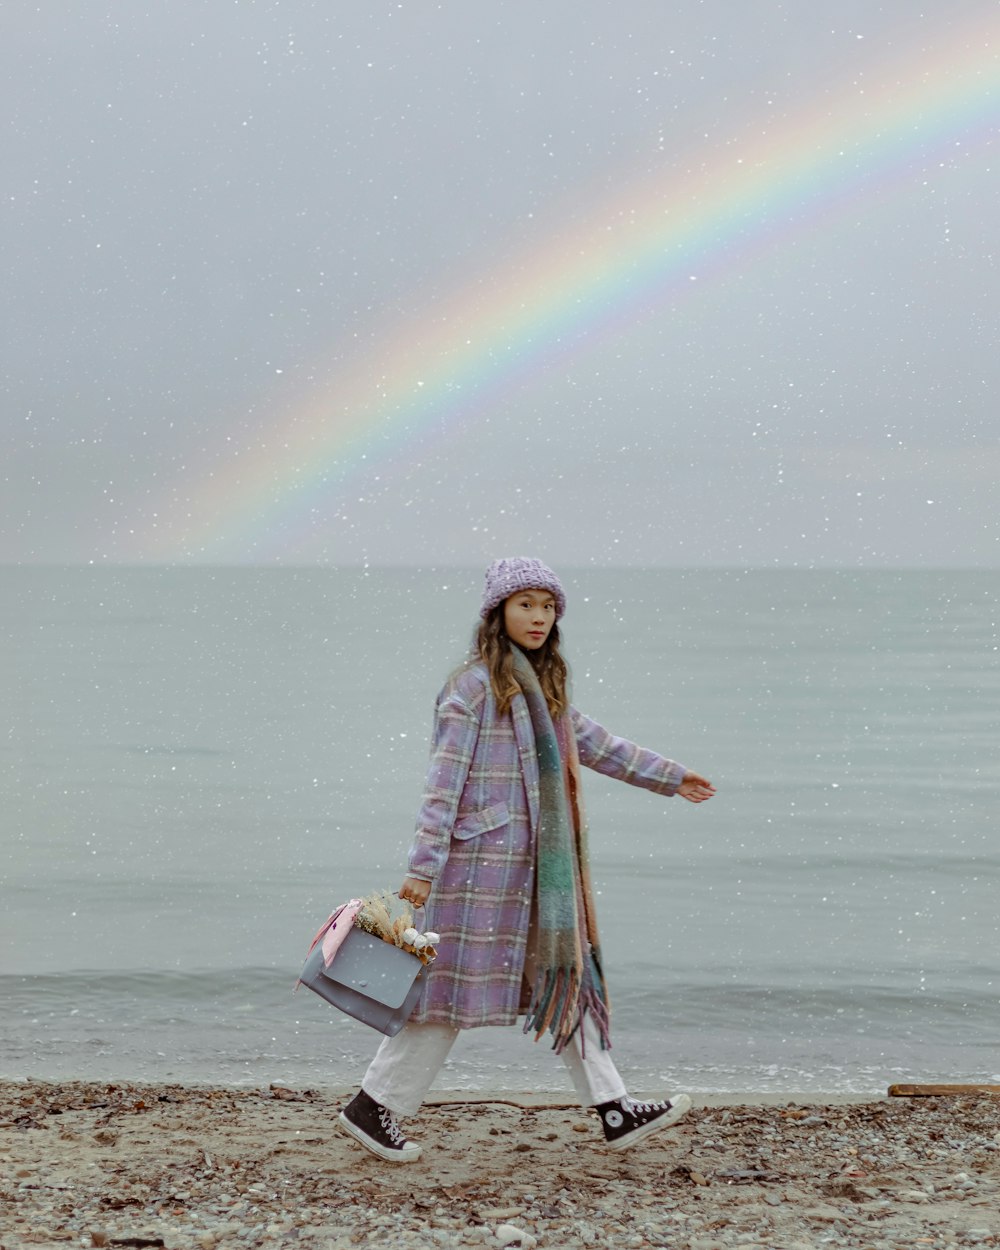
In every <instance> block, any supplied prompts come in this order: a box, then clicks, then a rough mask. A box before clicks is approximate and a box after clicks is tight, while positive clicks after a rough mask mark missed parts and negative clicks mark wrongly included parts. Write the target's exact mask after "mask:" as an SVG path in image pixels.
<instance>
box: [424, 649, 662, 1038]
mask: <svg viewBox="0 0 1000 1250" xmlns="http://www.w3.org/2000/svg"><path fill="white" fill-rule="evenodd" d="M570 715H571V718H572V724H573V728H574V730H575V732H576V740H577V744H578V747H579V752H580V763H581V764H585V765H586V766H587V767H588V768H593V769H595V770H596V771H597V772H600V773H606V774H607V775H608V776H609V777H617V778H618V779H619V780H620V781H627V782H629V784H630V785H634V786H641V787H643V788H644V789H646V790H654V791H656V793H658V794H666V795H672V794H674V793H675V792H676V790H677V787H678V786H679V785H680V783H681V780H682V779H683V776H684V771H685V770H684V768H683V766H682V765H680V764H677V763H675V762H674V761H673V760H667V759H664V758H663V756H661V755H657V754H655V752H653V751H646V750H644V749H643V748H642V747H638V746H636V745H635V743H634V742H627V741H625V739H624V738H615V737H613V736H612V735H611V734H609V733H608V731H607V730H606V729H603V728H602V727H601V726H600V725H598V724H597V722H596V721H593V720H591V719H590V718H589V717H588V716H584V715H583V714H582V713H581V712H578V711H577V710H576V708H572V709H571V712H570ZM537 830H538V759H537V757H536V754H535V736H534V732H533V731H532V728H531V720H530V718H529V715H528V706H527V704H526V702H525V700H524V696H523V695H517V696H515V698H514V701H513V703H512V705H511V709H510V712H509V713H507V714H505V715H503V716H500V715H499V714H498V713H497V707H496V701H495V700H494V698H493V692H492V690H491V688H490V681H489V674H488V672H487V670H486V666H485V665H484V664H475V665H473V666H472V667H471V668H469V669H466V670H465V671H463V672H461V673H460V674H458V676H456V677H454V678H452V680H451V681H449V682H448V684H447V685H446V686H445V688H444V690H442V692H441V694H440V695H439V696H438V700H437V705H436V709H435V717H434V738H433V743H432V746H431V760H430V767H429V769H428V774H427V784H426V788H425V791H424V801H423V805H422V807H421V809H420V815H419V817H418V820H417V832H416V835H415V837H414V840H413V846H412V848H411V850H410V858H409V870H410V872H411V873H412V874H413V875H414V876H416V877H422V878H424V879H425V880H427V881H432V882H433V883H434V884H433V886H432V889H431V897H430V901H429V902H428V904H427V921H426V927H427V928H428V929H433V930H435V931H436V932H438V933H439V934H440V935H441V941H440V942H439V943H438V957H437V959H436V961H435V962H434V964H433V965H431V968H430V973H429V975H428V978H427V986H426V989H425V990H424V993H423V997H422V998H421V1001H420V1003H419V1004H418V1006H417V1009H416V1011H415V1012H414V1013H413V1016H412V1019H413V1020H414V1021H417V1022H419V1023H434V1024H451V1025H457V1026H458V1027H459V1028H463V1029H468V1028H474V1027H476V1026H477V1025H485V1024H513V1023H515V1021H516V1020H517V1016H518V1010H519V1003H520V999H521V974H522V970H523V967H524V956H525V944H526V938H527V933H528V922H529V919H530V915H531V900H532V893H533V891H534V885H535V838H536V833H537Z"/></svg>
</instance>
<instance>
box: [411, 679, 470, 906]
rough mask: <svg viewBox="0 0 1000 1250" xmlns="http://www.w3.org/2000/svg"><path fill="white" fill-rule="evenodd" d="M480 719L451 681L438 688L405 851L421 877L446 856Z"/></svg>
mask: <svg viewBox="0 0 1000 1250" xmlns="http://www.w3.org/2000/svg"><path fill="white" fill-rule="evenodd" d="M479 725H480V715H479V709H477V708H476V707H475V706H470V704H469V703H468V702H467V701H466V699H465V698H464V697H463V695H462V694H461V692H460V691H458V690H457V689H455V687H454V686H451V687H449V688H446V689H445V690H444V691H443V692H442V693H441V695H440V696H439V697H438V701H437V706H436V708H435V710H434V735H433V740H432V743H431V759H430V764H429V766H428V769H427V782H426V784H425V786H424V798H423V803H422V804H421V807H420V813H419V815H418V816H417V831H416V833H415V835H414V838H413V845H412V846H411V847H410V857H409V872H410V874H411V875H412V876H414V877H419V878H420V879H421V880H423V881H434V880H436V879H437V877H438V874H439V873H440V872H441V869H442V868H443V867H444V865H445V861H446V860H447V858H448V850H449V848H450V846H451V831H452V829H453V827H454V825H455V815H456V813H457V811H458V801H459V799H460V798H461V797H462V791H463V789H464V788H465V782H466V779H467V778H468V776H469V768H470V766H471V764H472V757H473V755H474V754H475V750H476V742H477V741H478V738H479Z"/></svg>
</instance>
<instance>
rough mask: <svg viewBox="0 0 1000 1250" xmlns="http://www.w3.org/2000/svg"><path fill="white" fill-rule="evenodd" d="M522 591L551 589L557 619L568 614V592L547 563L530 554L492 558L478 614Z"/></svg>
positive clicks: (484, 613) (487, 613)
mask: <svg viewBox="0 0 1000 1250" xmlns="http://www.w3.org/2000/svg"><path fill="white" fill-rule="evenodd" d="M519 590H551V591H552V593H553V595H554V596H555V600H556V620H557V621H558V620H559V618H560V617H562V616H564V615H565V613H566V594H565V592H564V591H563V588H562V582H561V581H560V580H559V578H558V577H556V575H555V573H553V572H552V570H551V569H550V568H549V567H548V565H545V564H543V563H542V562H541V560H532V559H530V558H529V557H528V556H510V557H509V558H508V559H506V560H494V561H493V563H492V564H491V565H490V567H489V568H488V569H487V570H486V585H485V586H484V587H483V606H482V607H481V608H480V609H479V615H480V616H482V617H486V616H488V615H489V613H490V610H491V609H492V608H495V607H496V606H497V604H498V603H503V601H504V600H505V599H507V598H509V597H510V596H511V595H513V594H516V593H517V592H518V591H519Z"/></svg>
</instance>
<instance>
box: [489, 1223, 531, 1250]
mask: <svg viewBox="0 0 1000 1250" xmlns="http://www.w3.org/2000/svg"><path fill="white" fill-rule="evenodd" d="M494 1237H495V1239H496V1244H497V1245H498V1246H519V1247H521V1250H532V1247H534V1246H537V1245H538V1239H537V1238H536V1237H534V1236H532V1234H531V1233H529V1232H528V1231H527V1230H526V1229H523V1228H516V1227H515V1226H514V1225H513V1224H501V1225H499V1227H498V1228H497V1230H496V1233H495V1234H494Z"/></svg>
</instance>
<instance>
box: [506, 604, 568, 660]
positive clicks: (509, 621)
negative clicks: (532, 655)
mask: <svg viewBox="0 0 1000 1250" xmlns="http://www.w3.org/2000/svg"><path fill="white" fill-rule="evenodd" d="M503 623H504V628H505V629H506V630H507V637H508V638H509V639H510V640H511V642H516V643H517V645H518V646H519V647H521V648H523V650H525V651H537V650H538V648H539V647H540V646H542V644H543V643H544V642H545V639H546V638H548V636H549V633H550V632H551V630H552V626H553V625H554V624H555V623H556V599H555V595H553V594H552V592H551V591H549V590H519V591H518V592H517V594H516V595H511V596H510V598H509V599H507V601H506V602H505V603H504V605H503Z"/></svg>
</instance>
